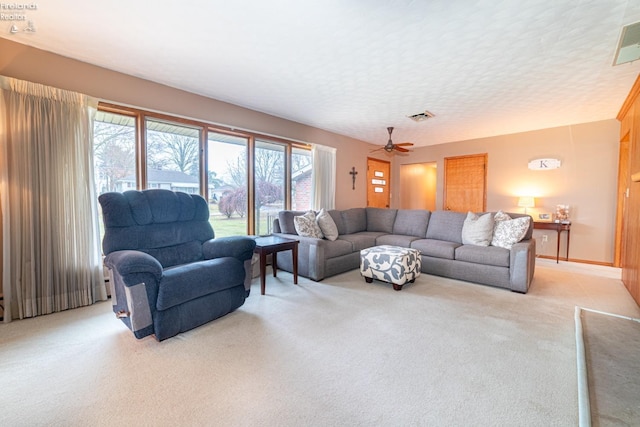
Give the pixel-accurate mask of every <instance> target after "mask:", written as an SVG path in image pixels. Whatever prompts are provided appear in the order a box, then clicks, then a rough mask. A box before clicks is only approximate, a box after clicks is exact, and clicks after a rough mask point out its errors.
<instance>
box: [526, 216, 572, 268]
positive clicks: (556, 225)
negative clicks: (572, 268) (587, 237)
mask: <svg viewBox="0 0 640 427" xmlns="http://www.w3.org/2000/svg"><path fill="white" fill-rule="evenodd" d="M533 228H534V229H537V230H556V232H557V233H558V247H557V248H556V263H559V262H560V235H561V234H562V232H563V231H566V232H567V256H566V257H565V261H569V241H570V239H571V223H570V222H566V223H565V222H541V221H534V222H533Z"/></svg>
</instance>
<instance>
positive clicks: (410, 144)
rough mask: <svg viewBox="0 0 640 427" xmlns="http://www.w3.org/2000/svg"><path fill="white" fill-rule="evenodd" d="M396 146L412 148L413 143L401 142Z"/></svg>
mask: <svg viewBox="0 0 640 427" xmlns="http://www.w3.org/2000/svg"><path fill="white" fill-rule="evenodd" d="M395 145H399V146H401V147H402V146H406V147H411V146H412V145H413V142H401V143H400V144H395Z"/></svg>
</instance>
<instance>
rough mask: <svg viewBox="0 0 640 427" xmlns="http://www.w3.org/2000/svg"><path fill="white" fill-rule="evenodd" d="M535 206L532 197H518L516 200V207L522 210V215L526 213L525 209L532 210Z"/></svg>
mask: <svg viewBox="0 0 640 427" xmlns="http://www.w3.org/2000/svg"><path fill="white" fill-rule="evenodd" d="M535 205H536V204H535V200H534V199H533V197H529V196H526V197H520V198H519V199H518V207H521V208H524V213H525V214H526V213H527V208H532V207H534V206H535Z"/></svg>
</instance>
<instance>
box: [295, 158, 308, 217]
mask: <svg viewBox="0 0 640 427" xmlns="http://www.w3.org/2000/svg"><path fill="white" fill-rule="evenodd" d="M291 190H292V191H291V193H292V194H291V208H292V209H295V210H301V211H302V210H307V209H311V164H309V165H307V166H305V167H303V168H301V169H298V170H297V171H294V172H293V174H292V175H291Z"/></svg>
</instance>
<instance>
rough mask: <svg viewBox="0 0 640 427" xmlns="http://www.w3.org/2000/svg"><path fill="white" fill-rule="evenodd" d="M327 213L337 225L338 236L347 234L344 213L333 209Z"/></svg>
mask: <svg viewBox="0 0 640 427" xmlns="http://www.w3.org/2000/svg"><path fill="white" fill-rule="evenodd" d="M327 213H328V214H329V215H331V218H333V222H335V223H336V227H337V228H338V234H345V233H346V232H347V228H346V227H345V226H344V221H342V211H339V210H337V209H331V210H329V211H327Z"/></svg>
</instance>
